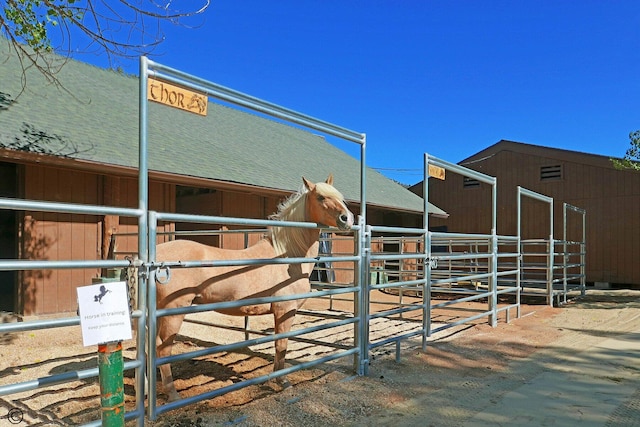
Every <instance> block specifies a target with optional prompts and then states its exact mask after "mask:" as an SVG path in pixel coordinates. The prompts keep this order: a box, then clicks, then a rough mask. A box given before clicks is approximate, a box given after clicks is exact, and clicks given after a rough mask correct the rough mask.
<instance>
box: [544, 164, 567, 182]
mask: <svg viewBox="0 0 640 427" xmlns="http://www.w3.org/2000/svg"><path fill="white" fill-rule="evenodd" d="M557 179H562V165H550V166H541V167H540V181H551V180H557Z"/></svg>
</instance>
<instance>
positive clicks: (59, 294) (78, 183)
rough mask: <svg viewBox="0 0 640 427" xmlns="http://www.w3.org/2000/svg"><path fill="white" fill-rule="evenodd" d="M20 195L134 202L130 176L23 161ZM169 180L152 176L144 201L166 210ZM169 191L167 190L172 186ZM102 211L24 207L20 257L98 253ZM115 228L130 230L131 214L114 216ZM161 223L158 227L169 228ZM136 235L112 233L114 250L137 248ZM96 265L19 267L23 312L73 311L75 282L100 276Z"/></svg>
mask: <svg viewBox="0 0 640 427" xmlns="http://www.w3.org/2000/svg"><path fill="white" fill-rule="evenodd" d="M24 176H25V179H24V196H25V198H26V199H31V200H42V201H53V202H64V203H77V204H91V205H103V204H105V205H109V206H119V207H128V208H135V207H137V206H138V187H137V185H138V184H137V180H136V179H124V178H123V179H118V181H117V183H116V181H115V180H114V179H106V177H103V176H100V175H98V174H94V173H90V172H81V171H77V170H69V169H61V168H55V167H45V166H41V165H26V166H25V173H24ZM109 185H115V186H116V187H117V190H118V195H117V197H115V196H113V195H112V197H110V200H109V201H108V202H107V203H105V200H104V196H105V193H109V189H108V188H106V186H109ZM172 188H173V186H169V185H167V184H161V183H157V182H152V183H151V184H150V187H149V206H150V207H151V208H152V209H156V210H164V211H167V210H168V211H172V209H174V207H175V202H174V201H173V199H174V198H175V197H173V196H172V195H173V194H175V192H174V190H172ZM172 191H173V192H172ZM103 221H104V218H103V217H102V216H95V215H77V214H56V213H42V212H25V213H24V216H23V220H22V224H21V228H22V229H21V236H22V239H21V240H22V243H21V253H20V258H22V259H34V260H36V259H37V260H96V259H104V258H105V256H106V255H105V253H104V249H105V247H108V245H107V246H103ZM113 224H115V228H116V230H115V231H116V233H136V232H137V229H138V224H137V219H135V218H125V217H122V218H116V219H115V222H114V223H113ZM172 227H173V225H171V224H168V225H164V226H163V227H162V229H165V228H169V229H171V228H172ZM137 246H138V242H137V237H136V236H127V237H120V238H118V239H117V250H118V251H129V252H132V253H136V252H137ZM100 274H101V273H100V271H99V269H57V270H34V271H25V272H22V273H21V278H20V279H19V282H20V283H19V307H18V308H17V310H18V311H21V312H22V313H23V314H25V315H43V314H53V313H63V312H73V311H75V310H76V308H77V303H76V300H77V296H76V288H77V287H78V286H83V285H88V284H91V282H92V279H93V278H95V277H98V276H100Z"/></svg>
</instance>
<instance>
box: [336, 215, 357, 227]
mask: <svg viewBox="0 0 640 427" xmlns="http://www.w3.org/2000/svg"><path fill="white" fill-rule="evenodd" d="M336 225H337V226H338V228H339V229H340V230H343V231H345V230H350V229H351V227H353V214H352V213H351V212H350V211H347V212H346V213H342V214H340V216H339V217H338V218H337V220H336Z"/></svg>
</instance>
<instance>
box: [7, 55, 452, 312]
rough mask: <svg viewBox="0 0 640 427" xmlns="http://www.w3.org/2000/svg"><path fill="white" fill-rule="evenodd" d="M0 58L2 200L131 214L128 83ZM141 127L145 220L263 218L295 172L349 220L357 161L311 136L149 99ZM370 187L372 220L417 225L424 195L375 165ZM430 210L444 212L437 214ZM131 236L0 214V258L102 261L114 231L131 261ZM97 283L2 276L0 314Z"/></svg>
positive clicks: (104, 227)
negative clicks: (333, 200) (337, 194)
mask: <svg viewBox="0 0 640 427" xmlns="http://www.w3.org/2000/svg"><path fill="white" fill-rule="evenodd" d="M0 58H2V61H0V81H1V82H2V86H1V87H0V197H5V198H6V197H8V198H20V199H28V200H41V201H52V202H69V203H78V204H88V205H99V206H117V207H128V208H137V207H138V182H137V179H138V178H137V177H138V172H137V167H138V103H139V100H138V91H139V81H138V79H137V77H135V76H129V75H124V74H122V73H118V72H115V71H112V70H106V69H100V68H97V67H94V66H92V65H89V64H86V63H82V62H78V61H73V60H67V59H66V58H57V60H59V61H67V63H66V64H64V66H63V67H61V69H60V71H59V72H58V73H57V74H56V77H57V79H58V80H59V82H60V84H61V86H59V85H54V84H51V83H50V82H48V81H47V80H46V79H45V78H44V77H43V76H42V75H40V74H39V73H38V72H37V70H35V69H34V68H33V67H32V68H29V69H27V70H26V71H24V75H23V69H22V64H21V62H20V60H19V58H18V57H17V56H16V55H15V53H14V52H13V51H12V50H11V47H10V46H9V44H8V43H4V44H2V45H0ZM54 59H56V58H55V57H54ZM23 78H24V79H23ZM23 82H26V85H23ZM148 117H149V119H148V120H149V136H148V141H149V156H148V164H149V179H150V182H149V208H150V209H152V210H156V211H162V212H178V213H189V214H203V215H216V216H225V217H241V218H258V219H264V218H266V217H267V216H268V215H269V214H271V213H273V212H275V211H276V209H277V205H278V203H279V202H280V201H281V200H282V199H283V198H284V197H287V196H288V195H290V194H291V193H292V192H294V191H297V190H299V189H300V187H301V185H302V180H301V177H302V176H305V177H306V178H308V179H310V180H312V181H321V180H324V179H325V178H326V177H327V176H328V174H330V173H332V174H333V175H334V178H335V179H334V182H335V185H336V187H337V188H338V189H340V190H341V191H342V192H343V194H344V195H345V197H346V199H347V201H348V202H349V206H350V209H351V210H352V211H353V212H354V214H358V212H359V209H360V206H359V200H360V164H359V161H358V160H357V159H355V158H353V157H351V156H349V155H348V154H347V153H345V152H344V151H342V150H340V149H338V148H336V147H335V146H334V145H332V144H330V143H328V142H327V141H326V139H325V138H324V137H322V136H321V135H317V134H313V133H311V132H309V131H306V130H303V129H299V128H297V127H294V126H292V125H289V124H283V123H279V122H277V121H274V120H272V119H267V118H265V117H261V116H259V115H257V114H254V113H248V112H245V111H241V110H239V109H236V108H230V107H228V106H225V105H222V104H220V103H216V102H211V101H209V102H208V113H207V115H206V116H204V117H203V116H199V115H195V114H191V113H188V112H185V111H180V110H177V109H173V108H169V107H166V106H163V105H160V104H155V103H150V104H149V116H148ZM366 186H367V199H366V200H367V220H368V222H369V223H370V224H385V225H394V226H418V225H420V224H422V209H423V202H422V199H421V198H420V197H418V196H416V195H415V194H413V193H412V192H410V191H408V190H407V189H405V188H404V187H402V186H401V185H399V184H398V183H396V182H394V181H392V180H390V179H388V178H386V177H384V176H383V175H381V174H380V173H378V172H376V171H374V170H372V169H368V170H367V182H366ZM430 213H432V214H437V215H445V213H444V212H443V211H441V210H440V209H438V208H437V207H435V206H431V207H430ZM162 227H163V230H164V231H167V232H172V231H175V230H183V229H186V228H185V227H186V226H184V225H180V224H178V225H176V224H163V225H162ZM181 227H182V228H181ZM136 232H137V222H136V221H135V219H132V218H120V217H115V216H111V215H106V216H88V215H75V214H73V215H72V214H54V213H43V212H29V211H20V212H17V211H11V210H1V209H0V248H1V249H0V258H2V259H12V260H18V259H27V260H35V259H37V260H95V259H107V258H108V257H110V256H112V255H113V252H114V247H113V241H114V239H112V236H114V235H119V236H124V237H122V238H118V240H117V251H119V252H127V251H136V250H137V239H136V238H135V236H134V234H135V233H136ZM127 234H130V235H129V236H128V237H127V236H126V235H127ZM201 239H204V240H205V241H207V242H208V243H210V244H216V245H219V246H222V247H228V248H236V247H239V246H241V245H242V244H244V242H241V241H239V240H241V239H238V238H237V237H234V236H233V235H229V237H228V238H222V237H219V236H218V237H209V238H207V237H201ZM338 249H339V250H348V248H338ZM100 275H101V272H100V271H98V270H97V269H96V270H91V269H86V270H71V269H68V270H65V269H63V270H33V271H2V272H0V310H4V311H12V312H16V313H21V314H24V315H45V314H56V313H63V312H71V311H75V310H76V307H77V304H76V288H77V287H78V286H82V285H86V284H90V283H91V281H92V280H93V279H94V278H96V277H97V276H100Z"/></svg>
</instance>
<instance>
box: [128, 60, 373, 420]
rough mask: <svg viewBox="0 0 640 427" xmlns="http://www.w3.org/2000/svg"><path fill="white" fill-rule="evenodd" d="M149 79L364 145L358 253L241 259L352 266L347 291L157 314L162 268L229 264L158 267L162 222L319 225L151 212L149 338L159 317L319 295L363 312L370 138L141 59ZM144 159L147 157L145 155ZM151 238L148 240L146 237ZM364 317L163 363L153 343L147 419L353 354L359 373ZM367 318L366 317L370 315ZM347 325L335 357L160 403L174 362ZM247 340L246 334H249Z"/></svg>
mask: <svg viewBox="0 0 640 427" xmlns="http://www.w3.org/2000/svg"><path fill="white" fill-rule="evenodd" d="M149 77H153V78H157V79H160V80H162V81H165V82H168V83H173V84H176V85H178V86H180V87H184V88H189V89H192V90H195V91H198V92H200V93H204V94H206V95H207V96H209V97H213V98H216V99H218V100H221V101H224V102H228V103H231V104H233V105H235V106H238V107H241V108H247V109H250V110H253V111H257V112H259V113H262V114H265V115H267V116H270V117H273V118H277V119H279V120H283V121H286V122H290V123H294V124H297V125H300V126H303V127H305V128H308V129H313V130H316V131H320V132H322V133H324V134H327V135H330V136H332V137H336V138H339V139H341V140H343V141H347V142H352V143H356V144H358V145H359V146H360V217H359V223H358V225H357V226H355V227H353V231H354V233H355V239H354V240H355V243H354V249H355V250H354V252H353V253H352V254H349V255H348V256H344V257H339V258H338V257H331V259H330V260H324V259H322V258H320V259H305V258H288V259H286V260H283V259H274V260H259V259H254V260H244V261H242V265H265V264H269V263H287V264H302V263H309V262H316V261H318V262H324V261H326V262H331V263H335V262H349V263H352V264H353V265H354V267H353V270H354V273H355V274H354V281H353V283H351V284H349V286H347V287H343V288H337V287H336V288H332V289H325V290H316V291H315V292H313V293H309V294H307V295H295V296H293V297H260V298H254V299H250V300H242V301H229V302H225V303H216V304H204V305H200V306H191V307H185V308H180V309H170V310H169V309H166V310H156V304H155V302H156V301H155V289H156V286H162V285H161V284H156V280H155V278H156V274H157V273H158V270H159V269H167V268H198V267H203V266H210V267H217V266H224V265H229V264H228V262H222V261H217V260H205V261H202V260H186V261H185V260H175V262H173V263H172V262H164V263H162V264H158V263H156V261H155V242H156V224H157V223H158V221H171V222H186V223H200V224H227V225H237V226H256V227H269V226H273V225H278V226H282V227H291V226H293V227H306V228H308V227H318V225H316V224H307V223H287V222H277V221H264V220H249V219H230V218H221V217H205V216H193V215H179V214H171V213H160V212H150V213H149V223H148V224H145V227H144V229H145V230H147V229H148V231H149V234H148V239H149V240H148V242H149V243H148V244H145V245H141V247H145V248H148V251H147V252H145V253H144V254H140V257H141V259H142V261H143V263H144V265H145V266H147V267H148V268H149V271H150V275H149V277H148V278H146V277H141V281H142V282H144V281H147V280H148V299H149V305H148V317H147V326H148V334H149V337H150V339H149V341H150V342H155V335H156V324H157V318H158V317H161V316H168V315H172V314H189V313H197V312H202V311H211V310H215V309H221V308H232V307H239V306H243V305H250V304H263V303H274V302H277V301H285V300H290V299H302V298H311V297H314V296H319V295H324V296H328V295H343V294H347V293H350V294H351V295H352V299H353V301H354V304H355V306H356V311H358V310H359V308H358V307H360V305H361V299H362V298H363V296H362V292H360V289H361V288H360V286H359V285H360V283H362V274H363V271H365V270H366V269H365V268H363V266H362V258H361V257H360V255H359V254H361V253H362V245H363V241H364V236H363V233H362V230H363V227H364V224H365V222H366V199H365V194H366V174H365V170H366V167H365V162H364V156H365V154H364V153H365V145H366V138H365V136H364V134H362V133H359V132H354V131H352V130H349V129H346V128H343V127H341V126H337V125H334V124H331V123H328V122H325V121H321V120H318V119H315V118H313V117H310V116H307V115H304V114H300V113H298V112H295V111H292V110H289V109H287V108H283V107H281V106H278V105H275V104H272V103H268V102H265V101H263V100H260V99H257V98H254V97H251V96H249V95H246V94H243V93H240V92H237V91H234V90H231V89H228V88H225V87H223V86H220V85H217V84H214V83H211V82H208V81H205V80H203V79H200V78H197V77H194V76H191V75H188V74H186V73H183V72H181V71H179V70H176V69H173V68H169V67H166V66H163V65H161V64H157V63H155V62H153V61H150V60H147V59H146V58H142V61H141V70H140V85H141V86H140V92H141V93H144V92H146V87H147V80H148V78H149ZM147 102H148V101H146V99H144V100H143V99H142V98H141V104H140V146H141V152H144V153H145V155H146V152H147V150H148V149H149V148H147V130H146V129H147V121H148V119H147V114H148V112H147ZM141 157H142V156H141ZM146 176H147V170H146V167H144V168H143V167H142V166H141V168H140V177H141V190H140V193H141V194H142V195H143V197H144V199H143V200H144V201H146V199H147V189H146V188H142V186H143V185H146V184H145V183H144V182H143V178H144V179H146ZM145 238H146V236H145ZM324 317H325V318H330V317H331V316H324ZM362 318H363V317H359V316H351V317H347V318H342V317H339V316H336V318H333V319H330V320H331V321H330V322H328V323H326V322H325V323H324V324H322V325H320V326H312V327H309V328H303V329H300V330H292V331H290V332H288V333H286V334H266V335H262V336H259V337H258V338H249V339H246V340H245V341H243V342H235V343H230V344H226V345H221V346H212V347H210V348H206V349H203V350H199V351H194V352H189V353H185V354H181V355H174V356H169V357H166V358H162V359H156V357H155V347H154V346H153V345H150V346H149V351H148V353H149V355H148V363H149V367H150V369H149V372H151V373H153V375H150V378H149V398H148V415H149V418H150V419H152V420H154V419H156V418H157V416H158V415H160V414H162V413H164V412H166V411H169V410H172V409H176V408H179V407H182V406H185V405H189V404H192V403H195V402H198V401H201V400H205V399H210V398H212V397H215V396H218V395H221V394H224V393H227V392H230V391H232V390H236V389H239V388H242V387H246V386H249V385H252V384H258V383H262V382H265V381H268V380H270V379H272V378H276V377H279V376H282V375H286V374H288V373H290V372H293V371H296V370H300V369H305V368H308V367H311V366H315V365H318V364H320V363H325V362H327V361H329V360H333V359H336V358H339V357H344V356H353V357H354V363H355V365H356V370H357V371H358V372H361V371H362V366H363V365H364V361H363V357H364V355H363V354H362V352H361V350H360V349H361V348H362V343H361V340H363V339H364V337H363V335H362V334H361V332H360V331H361V329H362V327H363V325H362V323H363V322H362V321H361V319H362ZM365 319H366V317H365ZM344 325H353V330H355V334H354V336H353V338H352V340H351V342H349V343H346V344H341V345H335V344H334V343H330V342H324V343H323V345H326V346H332V347H335V349H336V350H337V351H336V352H335V353H334V354H330V355H327V356H323V357H320V358H319V359H315V360H309V361H307V362H303V363H299V364H297V365H293V366H290V367H288V368H285V369H283V370H280V371H278V372H274V373H271V374H266V375H262V376H258V377H256V378H251V379H245V380H243V381H240V382H237V383H234V384H232V385H229V386H225V387H222V388H219V389H216V390H211V391H208V392H204V393H201V394H199V395H196V396H191V397H188V398H184V399H180V400H178V401H174V402H170V403H167V404H165V405H159V404H158V401H157V399H156V383H155V371H156V367H157V366H159V365H161V364H164V363H169V362H172V361H178V360H185V359H193V358H194V357H197V356H203V355H208V354H212V353H216V352H220V351H233V350H237V349H239V348H244V347H247V346H250V345H258V344H262V343H265V342H272V341H274V340H275V339H279V338H288V339H291V340H293V339H298V340H301V339H307V340H309V341H310V342H313V341H314V340H316V341H317V338H304V337H303V336H305V335H308V334H309V333H311V332H316V331H317V330H319V329H320V328H322V329H323V330H326V329H331V328H335V327H338V326H344ZM245 337H246V335H245Z"/></svg>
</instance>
